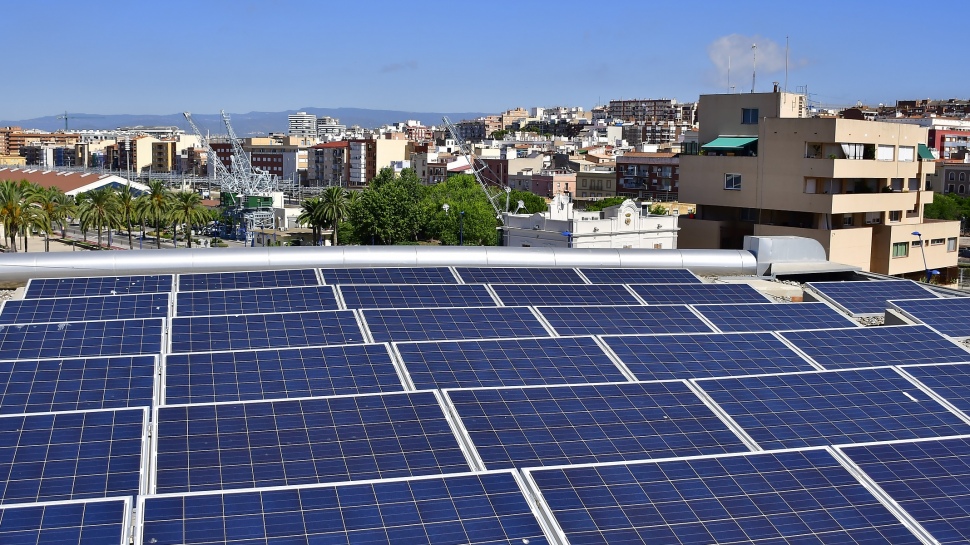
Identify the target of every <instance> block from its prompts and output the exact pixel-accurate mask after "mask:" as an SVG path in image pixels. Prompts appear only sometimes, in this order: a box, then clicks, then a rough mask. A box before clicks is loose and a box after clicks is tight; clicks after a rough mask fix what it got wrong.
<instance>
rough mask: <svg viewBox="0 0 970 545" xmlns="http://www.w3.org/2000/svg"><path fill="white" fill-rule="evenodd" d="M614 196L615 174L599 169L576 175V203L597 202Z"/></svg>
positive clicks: (607, 169) (607, 168)
mask: <svg viewBox="0 0 970 545" xmlns="http://www.w3.org/2000/svg"><path fill="white" fill-rule="evenodd" d="M615 196H616V172H614V169H613V168H610V167H600V168H596V169H594V170H586V171H583V172H577V173H576V199H575V200H576V201H577V202H582V201H598V200H601V199H606V198H609V197H615Z"/></svg>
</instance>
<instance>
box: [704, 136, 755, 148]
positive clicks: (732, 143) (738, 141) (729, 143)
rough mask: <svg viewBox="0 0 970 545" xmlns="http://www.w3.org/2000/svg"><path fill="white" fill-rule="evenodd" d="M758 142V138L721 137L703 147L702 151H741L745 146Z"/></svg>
mask: <svg viewBox="0 0 970 545" xmlns="http://www.w3.org/2000/svg"><path fill="white" fill-rule="evenodd" d="M757 141H758V138H757V137H754V138H752V137H740V136H719V137H717V138H715V139H714V140H711V141H710V142H708V143H706V144H704V145H703V146H701V149H723V150H739V149H741V148H743V147H744V146H747V145H748V144H750V143H752V142H757Z"/></svg>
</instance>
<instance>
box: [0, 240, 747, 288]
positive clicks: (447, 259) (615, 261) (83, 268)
mask: <svg viewBox="0 0 970 545" xmlns="http://www.w3.org/2000/svg"><path fill="white" fill-rule="evenodd" d="M434 266H439V267H440V266H466V267H618V268H624V267H645V268H653V269H661V268H663V269H670V268H674V269H679V268H685V269H690V270H691V271H693V272H695V273H697V274H716V275H753V274H755V273H756V271H757V262H756V260H755V257H754V255H753V254H752V253H750V252H748V251H744V250H634V249H622V250H621V249H581V248H506V247H483V246H464V247H457V246H447V247H441V246H337V247H273V248H225V249H222V248H220V249H215V248H203V249H191V250H189V249H183V250H139V251H95V252H71V253H60V252H59V253H31V254H4V255H3V256H2V257H0V286H3V287H15V286H19V285H23V284H25V283H26V282H27V280H28V279H30V278H61V277H70V276H111V275H138V274H177V273H203V272H220V271H246V270H250V271H252V270H279V269H299V268H308V267H309V268H313V267H434Z"/></svg>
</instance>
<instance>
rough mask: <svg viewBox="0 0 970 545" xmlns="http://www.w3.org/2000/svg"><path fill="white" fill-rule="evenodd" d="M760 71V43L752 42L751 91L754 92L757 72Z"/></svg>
mask: <svg viewBox="0 0 970 545" xmlns="http://www.w3.org/2000/svg"><path fill="white" fill-rule="evenodd" d="M757 73H758V44H751V92H752V93H753V92H754V81H755V79H754V78H755V74H757Z"/></svg>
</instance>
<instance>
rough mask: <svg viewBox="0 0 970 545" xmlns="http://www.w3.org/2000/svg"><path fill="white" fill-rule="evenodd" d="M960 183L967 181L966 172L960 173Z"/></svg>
mask: <svg viewBox="0 0 970 545" xmlns="http://www.w3.org/2000/svg"><path fill="white" fill-rule="evenodd" d="M960 181H961V182H965V181H967V173H966V172H961V173H960Z"/></svg>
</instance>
